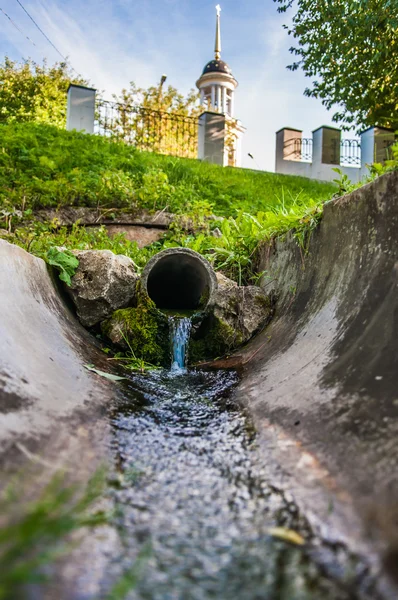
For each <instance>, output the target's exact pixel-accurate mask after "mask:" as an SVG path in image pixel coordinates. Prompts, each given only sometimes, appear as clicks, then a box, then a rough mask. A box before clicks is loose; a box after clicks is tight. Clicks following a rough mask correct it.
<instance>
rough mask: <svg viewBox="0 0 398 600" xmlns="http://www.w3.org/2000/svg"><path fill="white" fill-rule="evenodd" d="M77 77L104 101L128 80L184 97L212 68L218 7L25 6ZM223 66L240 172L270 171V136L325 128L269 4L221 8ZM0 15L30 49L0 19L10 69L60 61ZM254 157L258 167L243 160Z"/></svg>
mask: <svg viewBox="0 0 398 600" xmlns="http://www.w3.org/2000/svg"><path fill="white" fill-rule="evenodd" d="M22 3H23V4H24V6H25V8H26V9H27V10H28V11H29V12H30V14H31V15H32V16H33V17H34V19H35V20H36V21H37V23H38V24H39V26H40V27H41V28H42V29H43V30H44V32H45V33H46V34H47V35H48V37H49V38H50V39H51V40H52V41H53V43H54V44H55V46H57V47H58V48H59V50H60V51H61V53H62V54H63V55H64V56H69V59H70V62H71V64H72V66H73V67H74V69H76V71H78V72H79V73H81V74H82V75H83V76H84V77H85V78H87V79H89V80H90V81H91V83H92V84H93V85H95V87H97V88H98V89H100V90H103V91H104V97H105V98H111V94H112V93H114V92H116V93H117V92H119V91H120V90H121V89H122V88H123V87H128V83H129V81H131V80H134V81H135V82H136V84H137V85H139V86H140V87H147V86H149V85H153V84H155V83H156V82H158V81H159V79H160V76H161V75H162V74H163V73H165V74H167V76H168V78H167V83H170V84H171V85H173V86H175V87H177V88H178V89H179V90H180V91H182V92H187V91H188V90H189V89H190V88H192V87H194V85H195V81H196V80H197V79H198V77H199V76H200V73H201V71H202V69H203V67H204V65H205V64H206V62H207V61H209V60H211V59H212V58H213V47H214V30H215V4H216V3H217V2H216V1H215V0H211V1H210V0H201V1H200V2H199V1H198V0H139V1H138V0H114V1H112V2H111V1H110V0H80V1H79V0H26V1H24V0H22ZM220 3H221V8H222V13H221V34H222V58H223V59H224V60H225V61H226V62H227V63H228V64H229V66H230V67H231V69H232V72H233V74H234V75H235V77H236V78H237V80H238V81H239V87H238V89H237V91H236V94H235V99H236V100H235V102H236V107H235V116H236V117H237V118H239V119H240V120H241V121H242V123H243V125H244V126H245V127H246V128H247V132H246V134H245V136H244V140H243V166H247V167H255V168H256V165H258V166H259V167H260V168H262V169H266V170H270V171H272V170H273V169H274V151H275V132H276V131H277V130H278V129H280V128H281V127H283V126H287V125H288V126H292V127H296V128H298V129H303V130H304V136H307V135H309V134H310V132H311V131H312V130H313V129H316V128H317V127H319V126H320V125H323V124H325V125H328V124H332V122H331V117H332V114H331V113H330V112H327V111H326V110H325V109H324V107H323V106H322V104H321V102H320V101H318V100H314V99H309V98H305V97H304V96H303V91H304V88H305V86H306V85H307V83H308V82H307V80H306V78H305V77H304V76H303V74H302V73H301V72H294V73H292V72H290V71H288V70H287V69H286V68H285V67H286V65H287V64H288V63H289V62H290V61H291V55H290V54H289V47H290V45H291V42H292V40H291V39H290V38H289V36H288V35H287V32H286V31H285V30H284V29H283V28H282V24H283V23H284V22H286V18H287V17H286V15H279V14H278V13H277V11H276V4H275V3H274V2H273V0H253V1H252V2H250V3H248V2H242V1H240V2H238V1H237V0H222V1H221V0H220ZM1 7H2V8H3V10H4V11H5V12H6V13H7V14H8V15H9V16H10V17H11V18H12V19H13V20H14V21H15V23H16V24H17V25H18V27H19V28H20V29H22V31H23V32H24V34H26V35H27V36H29V37H30V38H31V40H32V41H33V42H34V44H35V46H34V45H33V44H32V43H31V42H29V41H28V40H27V39H26V38H25V37H24V36H23V35H22V34H21V33H20V32H19V31H17V30H16V29H15V28H14V27H13V26H12V24H11V23H10V22H9V20H8V19H7V18H6V17H5V16H4V15H3V14H2V13H0V56H1V57H3V56H4V55H5V54H7V55H8V56H9V57H10V58H12V59H14V60H21V59H22V58H27V57H31V58H33V59H34V60H35V61H37V62H41V60H42V59H43V58H44V57H46V58H47V59H48V61H49V63H53V62H55V61H56V60H58V59H59V58H60V57H59V55H58V54H57V53H56V51H55V50H54V49H53V48H52V47H51V46H50V45H49V43H48V42H47V41H46V40H45V38H44V37H43V36H42V35H41V34H40V32H39V31H38V30H37V29H36V28H35V26H34V25H33V23H32V22H31V21H30V20H29V18H28V17H27V15H26V14H25V13H24V12H23V10H22V8H21V7H20V6H19V5H18V3H17V2H16V0H3V2H2V3H1ZM351 137H352V136H351ZM248 152H250V153H252V154H253V156H254V158H255V161H256V164H254V163H253V161H252V160H251V159H250V158H249V157H248V156H247V153H248Z"/></svg>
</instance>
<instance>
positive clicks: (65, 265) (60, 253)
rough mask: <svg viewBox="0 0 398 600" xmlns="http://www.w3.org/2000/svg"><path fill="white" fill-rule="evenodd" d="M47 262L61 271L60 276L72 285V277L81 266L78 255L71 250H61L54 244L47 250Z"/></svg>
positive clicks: (67, 283)
mask: <svg viewBox="0 0 398 600" xmlns="http://www.w3.org/2000/svg"><path fill="white" fill-rule="evenodd" d="M47 262H48V264H49V265H51V266H53V267H55V268H56V269H58V270H59V271H60V273H59V278H60V279H61V281H64V282H65V283H66V285H68V286H70V285H71V283H72V280H71V277H73V275H74V274H75V273H76V269H77V267H78V266H79V261H78V259H77V258H76V256H74V254H72V252H71V251H70V250H59V249H58V248H56V247H55V246H52V247H51V248H50V249H49V250H48V251H47Z"/></svg>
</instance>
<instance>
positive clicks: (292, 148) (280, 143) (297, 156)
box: [275, 127, 303, 173]
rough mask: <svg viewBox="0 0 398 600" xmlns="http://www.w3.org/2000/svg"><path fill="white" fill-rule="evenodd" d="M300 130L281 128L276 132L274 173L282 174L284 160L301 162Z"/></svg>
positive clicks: (301, 134)
mask: <svg viewBox="0 0 398 600" xmlns="http://www.w3.org/2000/svg"><path fill="white" fill-rule="evenodd" d="M302 137H303V132H302V130H301V129H293V128H291V127H283V128H282V129H279V131H277V132H276V152H275V172H276V173H283V172H284V169H283V161H284V160H296V161H299V160H301V140H302Z"/></svg>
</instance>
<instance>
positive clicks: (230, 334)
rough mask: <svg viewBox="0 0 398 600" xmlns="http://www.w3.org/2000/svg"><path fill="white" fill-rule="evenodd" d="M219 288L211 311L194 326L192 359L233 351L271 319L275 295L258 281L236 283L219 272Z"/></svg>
mask: <svg viewBox="0 0 398 600" xmlns="http://www.w3.org/2000/svg"><path fill="white" fill-rule="evenodd" d="M216 276H217V282H218V289H217V292H216V293H215V295H214V302H213V304H212V310H211V312H210V313H209V314H208V315H207V316H206V317H205V318H204V319H203V321H202V322H201V323H199V324H198V326H194V327H193V328H192V335H191V341H190V346H189V353H188V354H189V358H190V361H191V363H197V362H201V361H203V360H208V359H214V358H218V357H220V356H225V355H226V354H230V353H231V352H233V351H234V350H235V349H236V348H237V347H238V346H240V345H241V344H244V343H245V342H247V341H248V340H249V339H250V338H251V337H252V336H253V335H254V334H255V333H256V332H257V331H258V330H259V329H261V328H262V327H263V326H264V325H266V324H267V323H268V321H269V320H270V318H271V315H272V298H271V296H267V295H266V294H265V293H264V292H263V290H262V289H261V288H260V287H257V286H255V285H250V286H238V285H237V283H235V282H234V281H232V280H231V279H228V277H225V275H222V274H221V273H216Z"/></svg>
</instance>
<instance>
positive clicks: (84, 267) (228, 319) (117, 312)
mask: <svg viewBox="0 0 398 600" xmlns="http://www.w3.org/2000/svg"><path fill="white" fill-rule="evenodd" d="M177 251H178V253H177ZM73 253H74V254H75V256H76V257H77V258H78V260H79V266H78V268H77V271H76V273H75V275H74V276H73V277H72V285H71V287H67V288H66V289H67V292H68V294H69V295H70V296H71V298H72V300H73V302H74V304H75V307H76V312H77V316H78V318H79V320H80V322H81V323H82V325H84V326H85V327H93V326H97V325H99V326H100V329H101V332H102V335H103V336H104V338H105V339H107V340H108V341H109V342H110V343H111V344H112V346H113V347H114V348H115V349H117V351H120V350H122V351H123V352H127V353H128V352H130V353H131V354H132V355H134V357H136V358H139V359H143V360H145V361H146V362H150V363H152V364H155V365H160V364H162V365H163V364H166V363H167V362H168V361H169V358H170V357H169V345H170V341H169V331H168V324H167V317H166V316H165V314H164V312H162V309H160V310H159V309H158V308H157V306H156V303H155V302H154V300H153V299H151V297H150V296H149V294H148V290H147V285H146V284H147V283H148V265H149V266H151V264H152V263H153V264H154V266H153V265H152V267H153V269H154V270H156V267H157V265H159V264H160V260H161V259H162V260H165V261H166V259H167V260H171V259H173V260H174V258H175V257H174V254H173V253H177V258H178V261H179V262H177V264H178V265H180V263H183V259H186V260H187V258H188V259H190V260H192V261H193V260H194V259H195V260H197V261H198V264H199V267H200V268H199V267H198V266H197V265H196V263H195V264H194V265H193V266H192V265H190V264H189V263H187V266H188V271H189V275H192V276H191V279H192V277H193V276H194V275H195V274H196V279H195V278H194V279H193V283H196V284H197V286H199V287H200V285H202V283H203V282H204V283H203V286H202V287H203V289H205V290H206V296H205V298H204V300H203V302H202V301H201V300H200V301H198V302H197V303H196V304H197V307H196V304H195V305H192V306H191V305H190V304H189V306H188V308H189V309H191V312H194V314H193V315H192V335H191V341H190V346H189V351H188V356H189V363H190V364H195V363H198V362H201V361H203V360H209V359H214V358H218V357H221V356H225V355H227V354H231V353H232V352H233V351H234V350H235V349H236V348H238V347H239V346H240V345H242V344H245V343H246V342H248V341H249V340H250V338H251V337H252V336H253V335H255V334H256V333H257V332H258V331H259V330H260V329H262V328H263V327H264V326H265V325H266V324H267V323H268V321H269V320H270V317H271V314H272V302H271V299H270V297H269V296H267V295H266V294H265V293H264V292H263V290H262V289H261V288H259V287H257V286H239V285H237V284H236V283H235V282H234V281H232V280H231V279H228V277H225V276H224V275H223V274H221V273H217V274H215V273H214V271H213V269H212V267H211V265H210V264H208V263H207V261H204V259H202V257H201V256H200V255H198V256H199V259H197V256H196V253H194V252H192V251H190V250H187V249H183V250H181V249H171V250H169V251H164V252H163V253H160V254H159V255H156V257H154V258H157V257H158V259H157V262H156V261H155V260H154V259H152V261H150V262H149V263H148V265H147V267H146V268H145V270H144V273H143V275H142V276H141V278H139V276H138V274H137V273H136V270H135V265H134V263H133V261H132V260H131V259H129V258H128V257H126V256H123V255H116V254H114V253H113V252H111V251H109V250H85V251H79V250H75V251H73ZM180 255H181V256H180ZM202 262H204V263H205V267H203V268H202ZM184 264H185V263H184ZM167 266H168V263H167V264H166V267H167ZM171 266H172V267H173V268H174V263H173V264H172V265H171ZM195 267H196V270H197V271H198V272H197V273H196V271H195ZM190 269H191V270H192V273H191V270H190ZM206 269H207V270H209V272H210V275H209V276H207V270H206ZM158 270H159V272H160V275H162V273H163V271H162V270H161V269H158ZM151 273H152V271H150V274H151ZM156 274H157V272H155V275H156ZM163 279H165V278H163ZM163 279H161V284H162V285H163ZM191 279H190V277H189V276H188V275H185V276H184V277H183V278H182V279H181V282H179V281H178V282H177V283H179V285H180V287H181V289H179V288H178V286H177V288H178V289H177V290H176V294H175V295H176V298H177V299H181V298H182V299H184V298H185V297H184V295H183V294H184V293H185V294H188V293H189V292H192V286H193V283H192V281H191ZM202 280H203V281H202ZM208 280H209V281H208ZM165 281H168V279H167V278H166V279H165ZM209 282H210V283H209ZM168 283H169V285H171V284H170V281H169V282H168ZM199 284H200V285H199ZM202 287H200V289H199V291H198V292H197V294H196V295H197V297H198V298H199V296H200V294H202V295H203V292H202ZM155 291H156V290H155ZM188 300H190V298H189V297H188ZM166 308H167V306H166ZM172 308H176V309H178V306H176V307H174V306H173V307H172ZM183 308H185V305H184V306H183ZM170 310H171V309H170ZM195 310H196V312H195ZM98 329H99V328H98Z"/></svg>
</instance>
